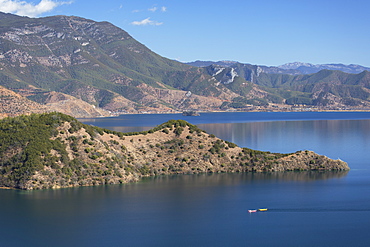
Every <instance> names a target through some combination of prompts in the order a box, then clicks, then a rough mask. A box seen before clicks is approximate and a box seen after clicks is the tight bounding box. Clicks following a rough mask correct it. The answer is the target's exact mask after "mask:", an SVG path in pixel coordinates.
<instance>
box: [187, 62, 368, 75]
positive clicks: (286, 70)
mask: <svg viewBox="0 0 370 247" xmlns="http://www.w3.org/2000/svg"><path fill="white" fill-rule="evenodd" d="M237 63H239V62H236V61H199V60H197V61H194V62H188V63H186V64H188V65H192V66H196V67H207V66H210V65H220V66H223V67H229V66H233V65H235V64H237ZM240 64H243V65H245V66H258V67H260V68H263V70H264V72H266V73H269V74H290V75H299V74H314V73H317V72H319V71H320V70H339V71H342V72H345V73H349V74H359V73H361V72H363V71H365V70H367V71H370V68H369V67H364V66H361V65H357V64H349V65H345V64H311V63H302V62H294V63H286V64H283V65H279V66H264V65H252V64H246V63H240Z"/></svg>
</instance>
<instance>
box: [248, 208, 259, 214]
mask: <svg viewBox="0 0 370 247" xmlns="http://www.w3.org/2000/svg"><path fill="white" fill-rule="evenodd" d="M255 212H257V209H249V210H248V213H255Z"/></svg>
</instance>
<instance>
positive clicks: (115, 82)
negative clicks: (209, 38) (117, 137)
mask: <svg viewBox="0 0 370 247" xmlns="http://www.w3.org/2000/svg"><path fill="white" fill-rule="evenodd" d="M210 80H211V78H210V77H209V76H207V75H206V74H205V73H203V71H202V70H201V69H199V68H196V67H192V66H188V65H185V64H182V63H179V62H176V61H173V60H170V59H166V58H163V57H161V56H159V55H157V54H155V53H154V52H152V51H150V50H149V49H148V48H147V47H145V46H144V45H142V44H140V43H139V42H137V41H136V40H135V39H133V38H132V37H131V36H130V35H129V34H128V33H127V32H125V31H123V30H122V29H120V28H118V27H116V26H114V25H112V24H110V23H108V22H95V21H92V20H87V19H83V18H79V17H74V16H72V17H68V16H52V17H46V18H28V17H20V16H16V15H11V14H4V13H0V83H1V85H2V86H4V87H6V88H8V89H11V90H13V91H15V92H17V93H20V94H22V95H27V97H28V98H29V99H31V100H34V101H37V102H39V103H42V104H44V103H46V102H45V101H44V100H45V98H47V97H46V96H45V95H46V94H47V93H49V92H52V91H55V92H59V93H64V94H69V95H71V96H73V97H75V98H78V99H81V100H83V101H85V102H87V103H89V104H91V105H93V106H95V107H100V108H104V109H105V110H108V111H111V112H139V111H151V110H155V111H159V112H160V111H175V110H181V109H188V108H191V107H192V106H193V105H197V106H198V109H199V107H200V109H201V108H202V107H204V110H207V109H208V107H210V108H214V106H215V105H220V104H221V103H222V99H217V97H213V98H211V99H209V98H208V97H209V96H215V94H216V95H222V94H225V92H224V91H225V89H218V88H217V87H215V86H214V84H213V82H211V81H210ZM207 89H208V90H207ZM188 91H196V92H194V93H193V94H192V95H190V94H189V93H188ZM199 102H201V103H202V104H199Z"/></svg>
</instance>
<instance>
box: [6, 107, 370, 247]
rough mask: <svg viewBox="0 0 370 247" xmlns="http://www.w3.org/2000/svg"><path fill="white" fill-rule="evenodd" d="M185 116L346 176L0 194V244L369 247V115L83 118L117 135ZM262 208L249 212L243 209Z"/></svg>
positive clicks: (204, 179) (198, 180)
mask: <svg viewBox="0 0 370 247" xmlns="http://www.w3.org/2000/svg"><path fill="white" fill-rule="evenodd" d="M181 118H183V119H185V120H187V121H189V122H191V123H194V124H197V125H198V126H199V127H200V128H202V129H205V130H206V131H207V132H208V133H213V134H215V135H216V136H218V137H221V138H223V139H226V140H229V141H232V142H235V143H236V144H238V145H239V146H243V147H249V148H253V149H259V150H266V151H272V152H294V151H297V150H305V149H309V150H313V151H315V152H317V153H320V154H323V155H327V156H329V157H331V158H335V159H337V158H340V159H342V160H344V161H346V162H348V164H349V165H350V167H351V170H350V171H349V172H323V173H318V172H290V173H273V174H213V175H183V176H166V177H157V178H150V179H145V180H143V181H141V182H139V183H135V184H127V185H113V186H100V187H86V188H76V189H61V190H44V191H36V192H23V191H14V190H0V200H1V203H0V210H1V211H0V212H1V221H0V232H1V238H0V246H369V245H370V235H369V234H368V232H369V230H370V193H369V190H370V169H369V168H370V164H369V162H370V152H369V150H370V133H369V130H370V113H325V114H324V113H322V114H320V113H307V114H303V113H290V114H289V113H275V114H269V113H258V114H252V113H243V114H240V113H238V114H235V113H217V114H202V116H201V117H198V118H197V117H182V116H181V115H178V114H177V115H176V114H169V115H126V116H121V117H118V118H104V119H86V120H83V121H84V122H86V123H90V124H94V125H97V126H101V127H106V128H110V129H114V130H118V131H123V130H125V131H139V130H147V129H149V128H151V127H153V126H155V125H158V124H160V123H162V122H165V121H167V120H169V119H181ZM260 207H267V208H269V210H268V211H267V212H259V213H253V214H249V213H248V212H247V210H248V209H253V208H260Z"/></svg>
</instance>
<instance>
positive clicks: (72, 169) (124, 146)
mask: <svg viewBox="0 0 370 247" xmlns="http://www.w3.org/2000/svg"><path fill="white" fill-rule="evenodd" d="M311 170H319V171H324V170H349V167H348V165H347V163H345V162H343V161H341V160H332V159H329V158H328V157H325V156H322V155H318V154H316V153H314V152H312V151H298V152H295V153H290V154H280V153H270V152H262V151H256V150H252V149H248V148H241V147H238V146H237V145H235V144H234V143H231V142H228V141H224V140H221V139H219V138H217V137H215V136H214V135H212V134H208V133H206V132H204V131H203V130H201V129H199V128H198V127H197V126H195V125H192V124H190V123H188V122H186V121H183V120H171V121H168V122H166V123H163V124H161V125H159V126H157V127H155V128H153V129H151V130H149V131H144V132H133V133H121V132H115V131H111V130H107V129H101V128H98V127H94V126H90V125H85V124H82V123H81V122H79V121H77V120H76V119H75V118H73V117H70V116H68V115H64V114H61V113H55V112H54V113H44V114H31V115H28V116H26V115H22V116H18V117H14V118H4V119H2V120H0V187H6V188H17V189H23V190H35V189H55V188H66V187H77V186H91V185H102V184H119V183H128V182H135V181H139V180H140V179H141V178H142V177H148V176H156V175H169V174H196V173H221V172H277V171H311Z"/></svg>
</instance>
